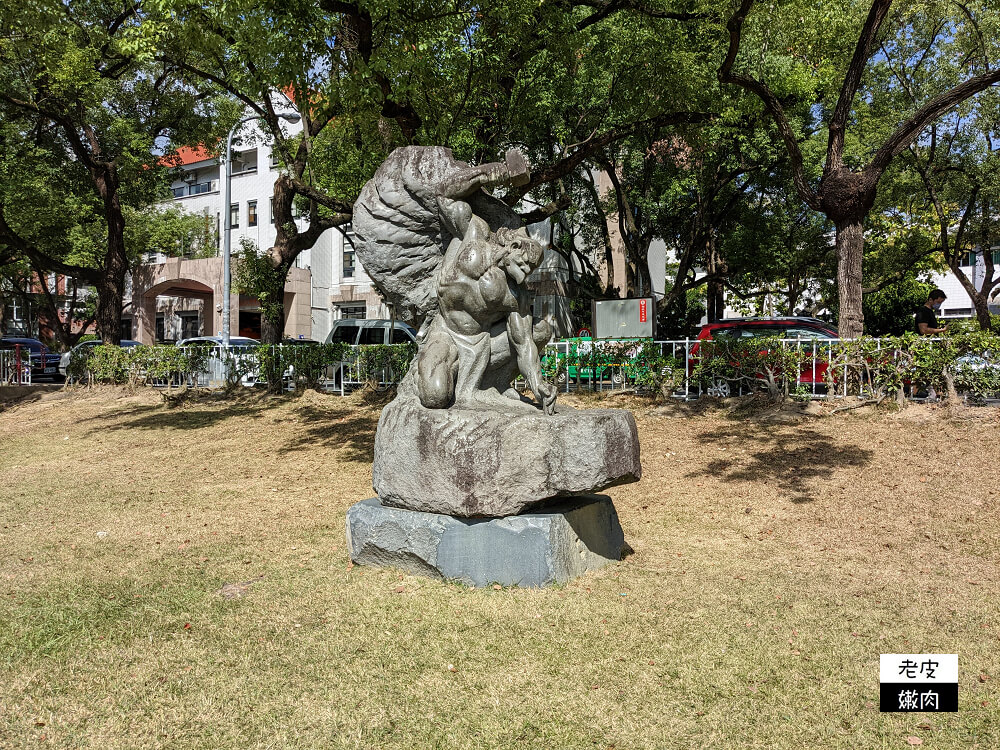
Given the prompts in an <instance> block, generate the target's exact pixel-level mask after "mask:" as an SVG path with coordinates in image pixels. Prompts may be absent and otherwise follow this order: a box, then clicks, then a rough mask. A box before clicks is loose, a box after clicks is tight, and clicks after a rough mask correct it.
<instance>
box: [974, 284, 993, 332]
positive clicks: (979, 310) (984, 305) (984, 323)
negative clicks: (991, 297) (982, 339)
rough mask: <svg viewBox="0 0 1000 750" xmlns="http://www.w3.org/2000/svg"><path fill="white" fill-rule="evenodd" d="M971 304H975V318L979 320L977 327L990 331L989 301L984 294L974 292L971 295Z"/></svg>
mask: <svg viewBox="0 0 1000 750" xmlns="http://www.w3.org/2000/svg"><path fill="white" fill-rule="evenodd" d="M972 304H973V305H975V306H976V320H977V321H979V327H980V328H982V329H983V330H984V331H986V332H990V331H992V330H993V316H992V315H991V314H990V303H989V302H988V301H987V299H986V295H985V294H980V293H979V292H976V294H974V295H973V296H972Z"/></svg>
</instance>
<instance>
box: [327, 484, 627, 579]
mask: <svg viewBox="0 0 1000 750" xmlns="http://www.w3.org/2000/svg"><path fill="white" fill-rule="evenodd" d="M347 546H348V549H349V551H350V555H351V559H352V560H353V561H354V562H355V563H357V564H359V565H377V566H391V567H396V568H401V569H402V570H405V571H407V572H410V573H415V574H418V575H427V576H432V577H434V578H440V579H447V580H454V581H460V582H462V583H465V584H468V585H470V586H489V585H490V584H493V583H499V584H502V585H504V586H522V587H538V586H546V585H549V584H553V583H564V582H566V581H569V580H571V579H572V578H575V577H577V576H579V575H581V574H582V573H584V572H586V571H588V570H594V569H596V568H600V567H601V566H603V565H606V564H607V563H609V562H611V561H613V560H620V559H621V557H622V554H623V551H624V548H625V537H624V535H623V533H622V527H621V524H620V523H619V522H618V513H617V512H616V511H615V506H614V504H613V503H612V502H611V498H610V497H608V496H607V495H586V496H582V497H576V498H573V499H571V500H568V501H563V502H561V503H559V504H557V505H551V506H546V507H545V508H543V509H541V510H540V511H539V512H534V513H524V514H522V515H517V516H508V517H506V518H492V519H468V518H456V517H454V516H447V515H441V514H438V513H425V512H421V511H413V510H405V509H402V508H393V507H388V506H385V505H383V504H382V503H381V502H379V499H378V498H371V499H370V500H363V501H361V502H360V503H356V504H355V505H353V506H351V508H350V509H349V510H348V511H347Z"/></svg>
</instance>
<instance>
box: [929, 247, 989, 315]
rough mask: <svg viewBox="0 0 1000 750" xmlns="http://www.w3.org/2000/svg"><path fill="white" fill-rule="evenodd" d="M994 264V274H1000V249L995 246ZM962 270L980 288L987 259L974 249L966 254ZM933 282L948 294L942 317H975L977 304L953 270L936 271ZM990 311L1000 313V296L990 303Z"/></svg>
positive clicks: (942, 307) (942, 309)
mask: <svg viewBox="0 0 1000 750" xmlns="http://www.w3.org/2000/svg"><path fill="white" fill-rule="evenodd" d="M992 253H993V265H994V266H995V270H994V272H993V273H994V275H995V276H996V275H998V274H1000V249H998V248H994V249H993V250H992ZM962 272H963V273H965V275H966V276H968V277H969V280H970V281H971V282H972V285H973V286H974V287H975V288H976V289H979V288H981V287H982V283H983V279H984V278H985V276H986V261H985V260H984V258H983V253H981V252H977V251H973V252H970V253H968V254H966V256H965V259H964V260H963V262H962ZM931 283H933V284H934V286H936V287H937V288H938V289H940V290H941V291H943V292H944V293H945V294H947V295H948V299H946V300H945V301H944V304H943V305H942V306H941V311H940V313H939V316H940V317H942V318H973V317H975V315H976V308H975V305H973V304H972V299H970V297H969V295H968V293H967V292H966V291H965V287H963V286H962V282H960V281H959V280H958V277H957V276H955V274H953V273H952V272H951V271H948V272H947V273H935V274H933V275H932V276H931ZM990 312H991V313H994V314H997V313H1000V297H998V298H997V300H996V301H994V302H992V303H991V304H990Z"/></svg>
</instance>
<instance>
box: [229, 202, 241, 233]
mask: <svg viewBox="0 0 1000 750" xmlns="http://www.w3.org/2000/svg"><path fill="white" fill-rule="evenodd" d="M239 225H240V204H239V203H234V204H232V205H231V206H230V207H229V226H230V227H231V228H233V229H236V228H237V227H238V226H239Z"/></svg>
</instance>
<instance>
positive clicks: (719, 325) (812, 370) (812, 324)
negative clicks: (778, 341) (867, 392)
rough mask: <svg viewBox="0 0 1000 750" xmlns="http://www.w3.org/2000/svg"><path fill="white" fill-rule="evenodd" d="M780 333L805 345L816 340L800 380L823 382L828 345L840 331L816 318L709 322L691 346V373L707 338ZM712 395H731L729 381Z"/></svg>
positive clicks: (807, 383)
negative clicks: (696, 341)
mask: <svg viewBox="0 0 1000 750" xmlns="http://www.w3.org/2000/svg"><path fill="white" fill-rule="evenodd" d="M765 336H767V337H777V338H782V339H795V340H797V341H800V342H804V343H803V344H802V345H805V346H809V343H810V342H814V352H815V355H813V353H812V352H808V355H809V356H807V358H806V361H805V362H804V363H803V365H802V371H801V372H800V373H799V382H800V383H801V384H802V385H805V386H807V387H811V386H813V385H814V384H815V385H824V384H825V382H826V380H825V378H826V370H827V361H826V348H827V347H826V346H825V344H828V343H829V342H831V341H835V340H836V339H837V338H838V335H837V332H836V331H835V330H834V329H833V328H831V327H830V324H829V323H826V322H824V321H822V320H819V319H817V318H799V317H786V318H731V319H729V320H720V321H718V322H715V323H708V324H706V325H704V326H702V328H701V331H700V332H699V333H698V343H696V344H695V345H694V346H693V347H691V356H690V358H689V360H688V373H689V374H691V373H692V372H693V370H694V367H695V366H696V365H697V364H698V362H699V361H700V360H699V354H698V353H699V349H701V348H702V343H703V342H708V341H735V340H739V339H747V338H760V337H765ZM710 391H711V392H713V395H719V396H729V395H731V388H730V385H729V384H728V383H725V382H719V383H716V384H713V385H712V386H711V387H710Z"/></svg>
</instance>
